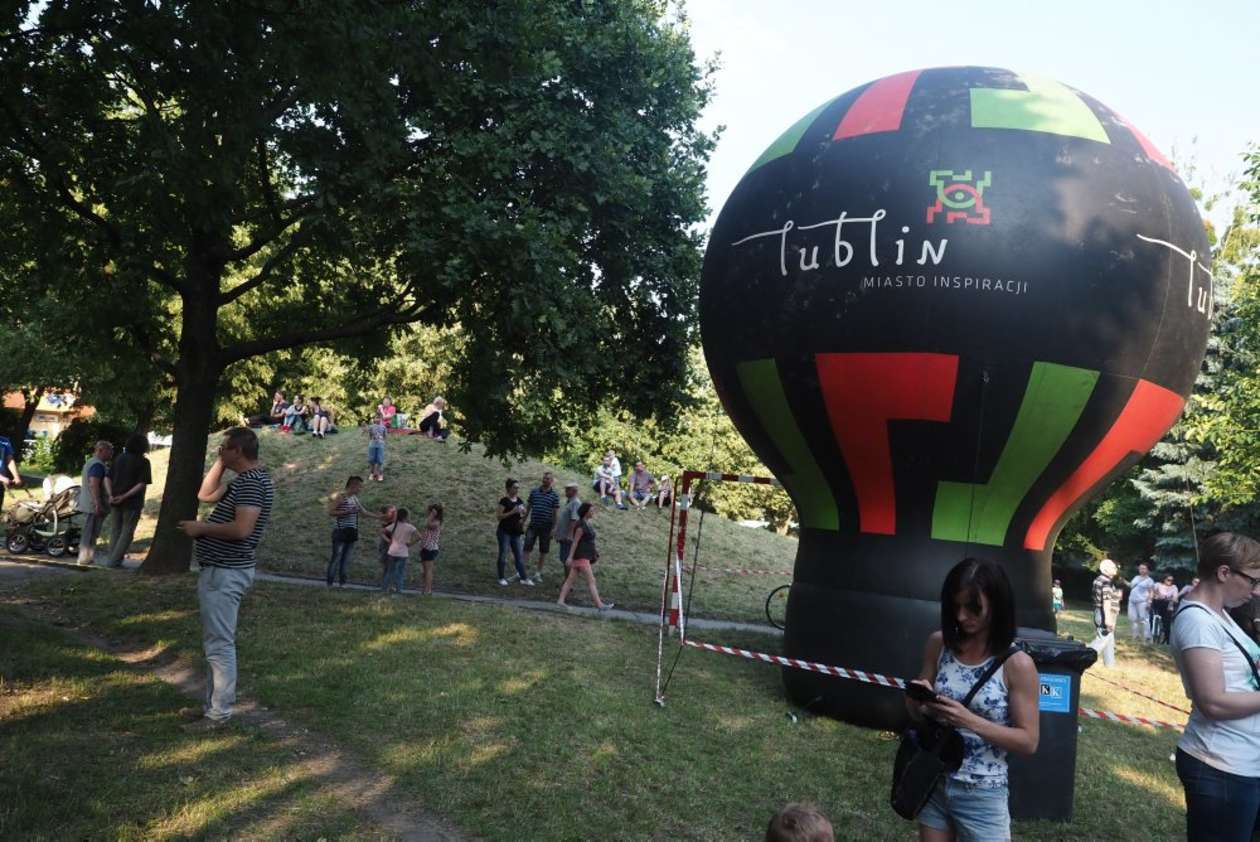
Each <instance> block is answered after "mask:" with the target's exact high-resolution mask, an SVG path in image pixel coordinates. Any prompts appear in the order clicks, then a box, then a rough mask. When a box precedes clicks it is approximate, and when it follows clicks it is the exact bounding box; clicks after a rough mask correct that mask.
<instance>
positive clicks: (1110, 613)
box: [1089, 558, 1120, 667]
mask: <svg viewBox="0 0 1260 842" xmlns="http://www.w3.org/2000/svg"><path fill="white" fill-rule="evenodd" d="M1117 572H1118V568H1117V567H1116V563H1115V562H1114V561H1112V560H1111V559H1109V558H1104V559H1103V560H1102V561H1101V562H1100V563H1099V565H1098V577H1097V578H1096V579H1094V631H1095V632H1096V634H1095V636H1094V639H1093V640H1092V641H1091V642H1090V644H1089V645H1090V647H1091V648H1092V649H1094V650H1095V651H1096V652H1098V654H1099V655H1100V656H1102V661H1103V666H1107V667H1111V666H1115V663H1116V618H1117V617H1119V616H1120V589H1119V588H1117V587H1116V586H1115V584H1114V583H1113V581H1112V580H1113V579H1114V578H1115V576H1116V573H1117Z"/></svg>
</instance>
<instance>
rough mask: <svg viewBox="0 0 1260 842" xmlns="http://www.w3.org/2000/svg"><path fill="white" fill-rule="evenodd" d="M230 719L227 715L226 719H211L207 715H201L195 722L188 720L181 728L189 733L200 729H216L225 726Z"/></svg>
mask: <svg viewBox="0 0 1260 842" xmlns="http://www.w3.org/2000/svg"><path fill="white" fill-rule="evenodd" d="M231 721H232V719H231V717H228V718H227V719H211V718H210V717H208V716H203V717H201V718H200V719H198V720H197V721H196V722H189V723H188V724H187V725H185V726H183V729H184V730H185V731H188V732H190V733H197V732H200V731H217V730H219V729H220V728H226V727H227V726H228V724H230V723H231Z"/></svg>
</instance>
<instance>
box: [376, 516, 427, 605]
mask: <svg viewBox="0 0 1260 842" xmlns="http://www.w3.org/2000/svg"><path fill="white" fill-rule="evenodd" d="M410 516H411V513H410V512H408V511H407V510H406V509H402V508H400V509H399V510H398V512H397V514H396V515H395V517H394V523H393V525H392V526H390V527H389V529H388V533H389V570H388V571H387V572H386V573H385V578H384V579H382V580H381V590H382V591H384V592H385V593H389V591H390V587H391V586H392V587H393V589H394V593H398V594H400V593H402V592H403V583H404V581H405V580H406V578H407V559H408V558H410V557H411V548H412V546H414V545H415V544H416V543H418V542H419V541H420V530H418V529H416V527H415V526H414V525H412V524H411V522H410V521H409V518H410Z"/></svg>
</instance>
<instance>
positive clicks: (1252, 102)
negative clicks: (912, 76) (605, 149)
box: [686, 0, 1260, 230]
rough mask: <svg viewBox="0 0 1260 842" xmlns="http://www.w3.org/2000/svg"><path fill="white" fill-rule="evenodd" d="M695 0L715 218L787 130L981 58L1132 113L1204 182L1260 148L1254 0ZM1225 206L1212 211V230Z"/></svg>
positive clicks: (694, 33) (1214, 180)
mask: <svg viewBox="0 0 1260 842" xmlns="http://www.w3.org/2000/svg"><path fill="white" fill-rule="evenodd" d="M686 10H687V16H688V18H689V19H690V27H691V40H692V44H693V46H694V48H695V50H696V55H697V58H698V59H700V60H701V61H703V60H706V59H709V58H713V57H714V56H717V55H718V54H719V53H720V57H719V58H720V62H721V68H720V70H719V71H718V73H717V75H716V77H715V80H714V81H715V89H716V93H715V97H714V98H713V100H712V102H711V103H710V104H709V107H708V109H707V110H706V112H705V115H704V119H703V122H702V125H703V126H704V127H705V128H706V129H707V130H712V129H713V128H715V127H716V126H718V125H724V126H725V127H726V128H725V130H724V131H723V133H722V136H721V139H720V140H719V142H718V146H717V149H716V150H715V151H714V153H713V157H712V159H711V161H710V168H709V178H708V192H709V206H710V209H711V216H710V219H709V224H710V225H711V224H712V222H713V220H714V219H715V218H716V216H717V212H718V211H719V210H721V207H722V204H723V203H724V202H725V201H726V199H727V197H728V196H729V195H730V193H731V191H732V190H733V189H734V188H735V185H736V183H737V182H738V181H739V178H740V176H742V175H743V174H744V172H745V171H746V170H747V169H748V167H749V165H750V164H752V162H753V161H754V160H756V158H757V156H758V155H760V154H761V152H762V151H763V150H764V149H765V148H766V147H767V146H769V145H770V143H771V142H773V141H774V139H775V138H777V137H778V136H779V134H780V133H781V132H783V130H784V129H786V128H787V127H788V126H790V125H792V123H794V122H795V121H796V120H797V119H798V118H800V117H801V116H803V115H804V114H806V113H807V112H809V111H810V110H811V109H813V108H815V107H816V106H818V105H820V104H821V103H823V102H824V101H826V100H829V99H831V98H832V97H834V96H836V95H837V94H841V93H844V92H845V91H848V90H850V89H852V88H855V87H857V86H858V85H861V84H864V83H865V82H868V81H871V80H874V79H879V78H881V77H884V76H887V75H889V74H892V73H897V72H900V71H903V70H914V69H918V68H926V67H942V66H949V65H980V66H988V67H1003V68H1007V69H1010V70H1014V71H1017V72H1024V73H1033V74H1039V75H1042V76H1048V77H1050V78H1053V79H1057V80H1058V81H1060V82H1063V83H1065V84H1067V85H1070V86H1072V87H1074V88H1077V89H1078V90H1081V91H1084V92H1085V93H1088V94H1090V95H1091V96H1093V97H1094V98H1095V99H1097V100H1099V101H1101V102H1102V103H1104V104H1106V105H1107V106H1108V107H1110V108H1111V109H1113V110H1114V111H1116V112H1118V113H1119V114H1121V115H1123V116H1124V117H1125V118H1127V119H1128V120H1129V122H1131V123H1132V124H1133V125H1135V126H1137V127H1138V128H1139V129H1141V131H1142V132H1143V133H1144V134H1145V135H1146V136H1147V137H1148V138H1150V139H1151V141H1152V142H1153V143H1154V144H1155V145H1156V146H1157V147H1158V148H1159V149H1160V150H1161V151H1163V152H1164V154H1165V155H1168V156H1169V157H1171V158H1172V159H1173V160H1174V161H1175V162H1176V164H1177V166H1178V170H1179V172H1180V173H1181V175H1182V177H1183V178H1184V179H1185V180H1186V181H1187V183H1189V184H1191V185H1192V186H1201V187H1203V188H1204V189H1205V190H1206V191H1208V192H1217V191H1221V190H1223V189H1224V188H1226V187H1227V186H1229V185H1230V184H1233V183H1236V177H1237V176H1238V175H1239V174H1240V173H1241V169H1242V168H1241V163H1240V155H1241V153H1242V151H1243V150H1244V148H1245V147H1246V145H1247V143H1248V142H1256V143H1260V60H1257V59H1260V2H1257V0H1222V2H1205V3H1199V4H1196V3H1192V2H1190V0H1181V2H1166V0H1153V1H1152V0H1147V2H1137V1H1136V0H1093V2H1078V0H1058V2H1055V3H1035V2H1021V1H1020V0H1005V2H967V0H963V2H958V3H942V2H935V3H932V2H924V1H923V0H891V1H890V2H875V3H856V2H850V1H849V0H830V2H828V0H687V3H686ZM1187 162H1193V164H1194V167H1195V169H1196V172H1195V173H1193V174H1191V173H1188V172H1187V167H1186V164H1187ZM1231 176H1232V177H1233V180H1231ZM1231 206H1232V203H1231V202H1230V201H1229V200H1228V199H1226V200H1225V201H1223V202H1222V203H1221V204H1220V205H1219V207H1218V208H1217V209H1216V210H1215V211H1214V212H1213V213H1212V214H1211V216H1212V219H1213V222H1215V223H1216V224H1217V225H1218V230H1219V226H1220V225H1222V224H1223V223H1224V222H1225V221H1226V220H1228V218H1229V213H1230V210H1229V208H1230V207H1231Z"/></svg>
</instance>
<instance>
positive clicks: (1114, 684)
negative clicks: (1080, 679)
mask: <svg viewBox="0 0 1260 842" xmlns="http://www.w3.org/2000/svg"><path fill="white" fill-rule="evenodd" d="M1085 675H1087V676H1089V677H1090V678H1092V679H1097V680H1098V681H1101V682H1102V683H1103V684H1110V685H1111V686H1112V687H1119V688H1120V689H1121V690H1124V691H1126V692H1129V693H1132V694H1133V695H1135V696H1141V697H1142V698H1143V699H1149V700H1150V701H1152V702H1154V703H1155V704H1157V705H1163V706H1164V707H1166V708H1170V709H1172V710H1175V711H1177V713H1184V714H1185V715H1186V716H1189V715H1190V711H1188V710H1186V709H1185V708H1181V707H1177V706H1176V705H1170V704H1169V703H1168V702H1165V701H1164V700H1163V699H1157V698H1155V697H1154V696H1152V695H1150V694H1148V693H1143V692H1142V691H1141V690H1134V689H1133V688H1132V687H1129V686H1128V685H1127V684H1121V683H1120V682H1119V681H1112V680H1111V679H1110V678H1103V677H1102V676H1101V675H1095V674H1094V673H1092V672H1087V673H1085Z"/></svg>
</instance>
